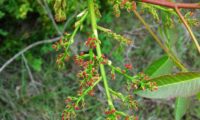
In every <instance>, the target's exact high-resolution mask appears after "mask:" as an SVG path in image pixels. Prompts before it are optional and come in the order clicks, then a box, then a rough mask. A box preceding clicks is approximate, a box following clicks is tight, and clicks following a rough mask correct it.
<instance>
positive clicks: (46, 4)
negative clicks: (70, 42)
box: [37, 0, 63, 35]
mask: <svg viewBox="0 0 200 120" xmlns="http://www.w3.org/2000/svg"><path fill="white" fill-rule="evenodd" d="M37 1H38V3H39V4H40V5H41V6H42V8H43V9H44V10H45V11H46V13H47V15H48V17H49V18H50V20H51V22H52V24H53V26H54V28H55V30H56V32H57V33H58V35H62V34H63V33H62V32H61V31H60V30H59V28H58V25H57V24H56V22H55V20H54V17H53V14H52V12H51V10H50V8H49V6H48V3H47V1H46V0H37ZM42 1H43V3H44V4H43V3H42Z"/></svg>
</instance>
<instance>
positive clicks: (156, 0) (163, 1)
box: [141, 0, 200, 9]
mask: <svg viewBox="0 0 200 120" xmlns="http://www.w3.org/2000/svg"><path fill="white" fill-rule="evenodd" d="M141 2H143V3H150V4H154V5H159V6H164V7H168V8H176V7H177V8H186V9H200V4H199V3H175V2H169V1H167V0H141Z"/></svg>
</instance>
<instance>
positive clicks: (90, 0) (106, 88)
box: [88, 0, 114, 109]
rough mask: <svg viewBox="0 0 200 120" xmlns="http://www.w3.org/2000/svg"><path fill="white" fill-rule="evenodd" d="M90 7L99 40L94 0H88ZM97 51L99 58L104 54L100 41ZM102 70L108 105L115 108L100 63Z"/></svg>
mask: <svg viewBox="0 0 200 120" xmlns="http://www.w3.org/2000/svg"><path fill="white" fill-rule="evenodd" d="M88 8H89V11H90V17H91V24H92V31H93V34H94V36H95V38H96V39H97V40H98V32H97V23H96V16H95V10H94V1H93V0H88ZM96 51H97V56H98V58H100V57H101V56H102V54H101V48H100V44H99V43H98V42H97V43H96ZM100 71H101V76H102V79H103V83H104V87H105V92H106V96H107V101H108V105H109V106H110V107H111V108H112V109H113V108H114V105H113V102H112V98H111V96H110V92H109V87H108V81H107V78H106V73H105V68H104V65H103V64H100Z"/></svg>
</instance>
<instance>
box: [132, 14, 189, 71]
mask: <svg viewBox="0 0 200 120" xmlns="http://www.w3.org/2000/svg"><path fill="white" fill-rule="evenodd" d="M133 12H134V13H135V15H136V17H137V18H138V19H139V20H140V21H141V22H142V23H143V25H144V26H145V27H146V29H147V30H148V31H149V33H150V34H151V35H152V37H153V38H154V39H155V41H156V42H157V43H158V45H159V46H160V47H161V48H162V49H163V50H164V51H165V53H166V54H167V55H168V56H169V57H170V58H171V59H172V61H173V62H174V63H175V64H176V65H177V67H178V68H180V69H181V70H182V71H187V69H186V68H185V67H184V66H183V65H182V63H181V62H180V60H179V59H178V58H177V57H176V56H175V55H174V54H173V53H172V52H171V51H170V50H169V49H168V48H167V47H166V46H165V45H163V43H162V40H160V38H159V37H158V36H157V35H156V34H155V33H154V32H153V30H152V29H151V28H150V26H149V25H148V24H147V23H146V22H145V20H144V19H143V18H142V17H141V16H140V14H139V13H138V12H137V11H136V10H134V11H133Z"/></svg>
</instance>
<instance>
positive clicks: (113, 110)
mask: <svg viewBox="0 0 200 120" xmlns="http://www.w3.org/2000/svg"><path fill="white" fill-rule="evenodd" d="M115 112H116V110H115V109H112V110H108V111H105V114H106V115H110V114H114V113H115Z"/></svg>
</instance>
